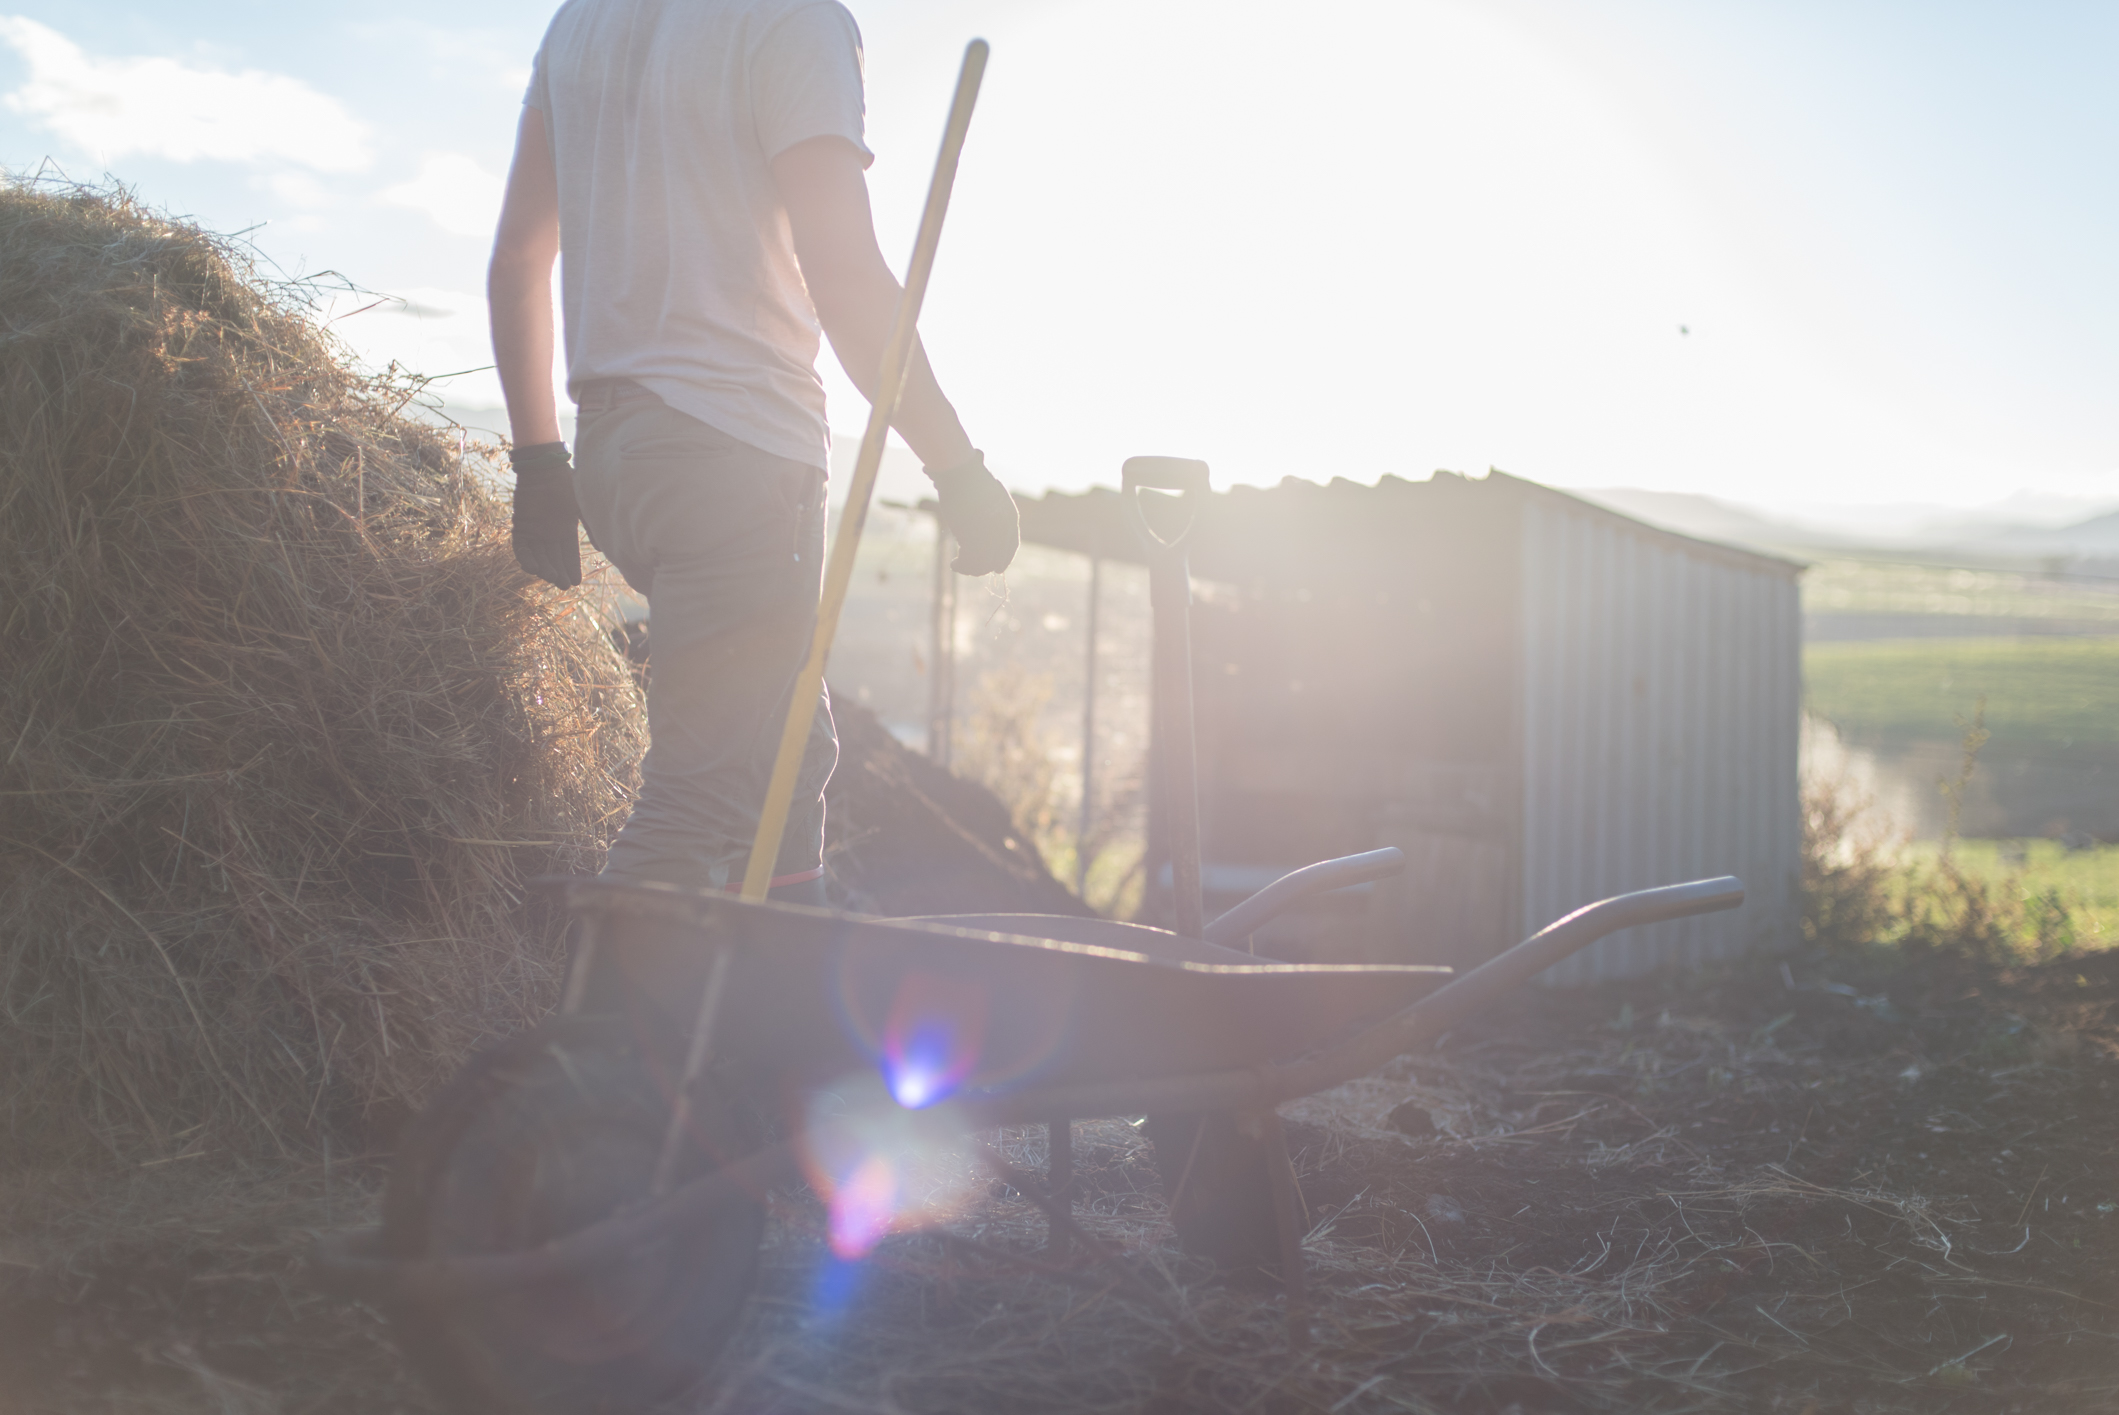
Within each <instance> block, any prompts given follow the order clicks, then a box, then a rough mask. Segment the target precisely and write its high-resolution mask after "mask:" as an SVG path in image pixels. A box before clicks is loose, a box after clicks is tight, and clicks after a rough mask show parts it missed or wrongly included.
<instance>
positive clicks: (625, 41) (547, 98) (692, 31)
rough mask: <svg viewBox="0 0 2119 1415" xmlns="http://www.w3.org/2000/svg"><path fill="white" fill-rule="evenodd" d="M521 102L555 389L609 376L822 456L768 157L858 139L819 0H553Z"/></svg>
mask: <svg viewBox="0 0 2119 1415" xmlns="http://www.w3.org/2000/svg"><path fill="white" fill-rule="evenodd" d="M523 102H524V104H526V105H527V106H529V107H531V108H535V109H537V110H539V111H540V112H541V113H543V114H544V120H545V131H546V133H547V134H548V135H549V136H550V138H551V142H552V156H553V160H554V162H555V164H556V166H557V168H558V174H559V246H560V253H561V254H560V306H561V309H562V310H563V312H564V314H565V320H566V357H567V385H568V387H569V388H570V389H572V390H574V391H575V392H576V394H577V396H578V394H579V390H580V388H581V386H582V385H583V384H584V383H587V382H590V381H592V380H596V379H611V378H627V379H631V380H633V381H634V382H636V383H638V384H640V385H641V386H643V387H645V388H647V389H648V390H649V391H651V392H653V393H654V394H656V395H657V396H658V397H660V398H661V399H662V400H663V401H664V402H665V403H668V404H669V405H670V406H671V407H673V408H675V409H677V410H678V411H679V412H681V413H686V414H688V415H690V416H692V417H695V418H697V419H699V420H700V421H701V422H704V423H708V424H710V425H712V426H714V427H716V428H719V429H720V430H721V431H723V432H725V433H727V434H729V435H730V436H731V437H735V438H737V439H739V440H741V441H743V442H746V443H749V444H750V445H751V446H753V447H757V448H760V449H762V450H764V451H767V452H771V453H773V454H775V455H776V456H781V457H789V458H793V459H796V460H798V461H802V462H806V463H808V464H810V465H811V466H816V467H822V466H824V465H825V454H826V451H827V448H828V438H829V433H828V432H827V430H826V425H825V422H824V385H823V382H822V381H821V380H820V379H819V378H818V377H817V368H816V364H817V349H818V344H819V338H820V332H821V331H820V328H819V326H818V323H817V313H816V309H815V307H814V306H813V305H812V304H811V303H810V299H809V290H808V288H807V287H806V286H805V285H804V284H803V283H802V271H801V269H800V267H799V266H798V265H797V264H796V262H795V251H794V243H793V239H792V237H791V236H790V234H789V230H788V224H787V213H786V211H785V210H784V209H783V208H782V207H781V205H780V196H779V192H778V189H777V188H776V187H775V186H774V184H773V178H772V172H771V169H770V168H769V167H768V166H767V164H768V163H769V162H770V161H771V160H772V159H773V158H774V157H776V156H778V155H779V154H780V153H782V152H784V151H786V150H787V149H788V148H790V147H792V146H794V145H795V144H796V143H798V142H802V141H804V140H805V139H808V138H814V137H840V138H844V139H846V140H847V141H848V142H850V143H852V144H853V145H854V147H855V148H856V149H857V150H859V152H860V153H861V156H862V159H863V165H864V166H865V165H866V164H867V162H868V161H869V160H871V154H870V153H869V151H868V147H867V145H866V143H865V142H864V141H863V117H864V108H863V103H862V89H861V31H860V29H859V28H858V27H857V26H856V25H855V24H854V19H853V16H852V15H850V14H848V13H847V11H846V8H845V6H843V5H841V4H839V3H837V0H567V3H566V4H565V5H563V6H562V7H561V8H560V11H559V13H558V14H557V15H555V16H553V18H552V24H551V28H550V29H548V30H547V31H546V32H545V38H544V43H543V45H542V46H541V47H540V48H539V49H538V51H537V61H536V65H535V67H534V68H533V70H532V71H531V76H530V88H529V92H528V93H526V94H525V95H524V96H523Z"/></svg>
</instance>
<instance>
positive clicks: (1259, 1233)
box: [1148, 1110, 1300, 1275]
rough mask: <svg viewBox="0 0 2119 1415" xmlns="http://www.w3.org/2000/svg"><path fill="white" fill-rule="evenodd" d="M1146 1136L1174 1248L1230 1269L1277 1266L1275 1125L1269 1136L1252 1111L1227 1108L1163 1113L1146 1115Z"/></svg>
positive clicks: (1252, 1270) (1254, 1271)
mask: <svg viewBox="0 0 2119 1415" xmlns="http://www.w3.org/2000/svg"><path fill="white" fill-rule="evenodd" d="M1276 1119H1277V1117H1276ZM1148 1138H1149V1139H1150V1141H1152V1142H1153V1144H1154V1146H1155V1166H1156V1168H1157V1169H1159V1170H1161V1171H1162V1180H1163V1193H1164V1195H1165V1196H1166V1197H1167V1198H1168V1199H1169V1201H1170V1224H1171V1226H1172V1227H1173V1228H1175V1229H1176V1230H1177V1241H1178V1245H1179V1246H1180V1247H1182V1248H1183V1249H1184V1250H1185V1251H1186V1252H1187V1253H1191V1254H1194V1255H1196V1256H1198V1257H1202V1258H1207V1259H1209V1260H1211V1261H1212V1262H1213V1263H1214V1265H1215V1266H1216V1267H1218V1268H1220V1269H1221V1270H1222V1271H1223V1272H1226V1273H1229V1274H1231V1275H1238V1274H1244V1273H1251V1274H1257V1273H1263V1272H1268V1271H1271V1270H1272V1269H1274V1268H1275V1267H1277V1266H1278V1265H1279V1264H1280V1262H1281V1259H1282V1253H1281V1238H1280V1234H1281V1224H1280V1219H1279V1210H1278V1208H1277V1206H1276V1202H1275V1196H1274V1178H1273V1156H1274V1154H1276V1153H1279V1152H1281V1150H1282V1142H1281V1138H1280V1135H1279V1133H1278V1131H1277V1129H1276V1130H1275V1131H1274V1132H1273V1133H1271V1134H1267V1133H1266V1132H1265V1129H1264V1127H1263V1125H1262V1124H1261V1123H1260V1122H1259V1121H1258V1119H1257V1118H1256V1117H1251V1116H1238V1115H1236V1114H1235V1113H1234V1112H1231V1111H1225V1110H1224V1111H1208V1112H1205V1113H1194V1114H1189V1115H1169V1114H1163V1115H1151V1116H1149V1117H1148ZM1282 1162H1283V1163H1284V1162H1285V1156H1284V1155H1283V1160H1282ZM1296 1202H1297V1203H1298V1204H1299V1203H1300V1199H1299V1198H1298V1199H1297V1201H1296Z"/></svg>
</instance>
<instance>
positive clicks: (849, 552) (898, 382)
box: [743, 39, 988, 902]
mask: <svg viewBox="0 0 2119 1415" xmlns="http://www.w3.org/2000/svg"><path fill="white" fill-rule="evenodd" d="M987 52H988V49H987V44H986V41H985V40H983V39H974V40H972V41H971V43H969V44H967V45H965V46H964V65H963V67H962V68H961V69H959V70H958V71H957V81H956V98H955V100H954V101H953V102H951V103H950V105H949V123H948V126H946V127H945V128H943V130H942V150H941V152H940V153H939V154H937V155H936V157H935V160H934V179H933V180H932V181H931V182H929V183H928V185H927V206H926V209H925V210H924V211H922V212H921V213H920V234H919V238H918V239H917V240H915V241H914V242H913V246H912V265H911V267H910V268H909V269H908V270H907V271H906V272H905V293H904V295H903V296H902V297H901V298H900V299H899V300H898V312H897V315H896V317H895V318H893V319H892V321H891V325H890V338H889V340H888V341H887V342H885V344H884V346H883V367H882V371H881V373H880V375H879V376H878V377H877V379H876V396H875V401H874V402H873V403H871V404H870V405H869V409H868V430H867V431H866V432H864V433H863V434H862V435H861V454H860V456H859V457H857V458H856V459H855V460H854V471H853V482H852V483H851V485H849V486H848V487H847V489H846V506H845V509H844V510H843V511H841V512H840V513H839V534H838V537H837V538H836V539H834V540H833V541H832V545H831V559H830V560H829V561H828V562H827V563H826V565H825V567H824V594H823V597H822V598H821V599H820V600H819V601H818V604H817V631H816V634H815V635H814V636H813V637H812V638H811V640H810V646H809V661H808V662H807V663H805V664H803V665H802V671H801V673H799V674H798V675H796V678H795V697H794V701H793V702H791V703H789V704H788V707H787V725H786V727H785V728H784V729H783V730H782V731H781V733H780V755H779V756H778V757H776V758H774V760H773V775H772V781H771V783H770V784H769V785H768V786H767V787H766V788H765V807H764V809H763V810H762V811H761V812H760V813H759V815H758V834H757V836H756V837H755V838H753V839H752V841H751V847H750V864H749V866H748V867H747V868H746V869H745V870H744V872H743V897H744V898H745V899H748V900H751V901H753V902H755V901H758V900H762V899H764V898H765V892H766V890H767V889H768V888H770V887H771V884H772V878H773V864H774V862H775V861H776V860H777V859H778V858H779V855H780V837H781V836H782V835H783V834H785V833H786V831H787V813H788V807H789V806H790V805H791V804H792V802H793V800H794V794H795V776H796V773H797V772H799V771H800V770H801V767H802V750H803V748H804V747H805V746H807V745H808V742H809V730H810V727H811V726H812V725H813V724H814V723H815V722H816V718H817V697H818V694H819V693H820V692H821V691H822V690H823V687H824V663H825V660H826V659H828V658H830V657H831V641H832V638H833V637H834V636H835V635H836V634H837V633H838V631H839V611H841V610H842V609H844V608H845V607H846V591H847V588H848V587H849V586H850V585H851V584H852V583H853V559H854V553H855V551H857V550H858V549H859V548H860V545H861V529H862V527H864V526H866V525H867V524H868V499H869V497H870V495H871V494H872V493H873V492H874V491H875V486H876V470H877V468H879V467H880V466H881V465H882V463H883V442H884V439H885V438H887V437H888V436H889V435H890V420H891V418H892V417H893V416H895V415H896V413H897V410H898V399H899V397H900V396H902V395H903V393H904V391H905V371H906V370H907V369H908V368H910V367H911V365H912V344H913V340H914V339H916V338H917V337H918V331H919V323H920V304H921V302H922V301H923V300H925V299H926V298H927V277H928V275H929V274H930V273H932V272H933V270H934V253H935V248H936V247H937V246H939V245H940V244H941V240H942V218H943V216H945V215H946V214H947V213H948V211H949V193H950V190H951V189H952V188H953V187H954V186H955V185H956V168H957V158H958V157H959V156H960V155H961V154H962V153H963V151H964V135H965V133H967V132H968V131H970V128H971V108H972V105H973V104H975V103H976V102H978V96H979V80H980V78H982V77H983V76H984V75H985V72H986V55H987ZM937 533H939V532H937Z"/></svg>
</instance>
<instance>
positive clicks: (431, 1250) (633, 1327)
mask: <svg viewBox="0 0 2119 1415" xmlns="http://www.w3.org/2000/svg"><path fill="white" fill-rule="evenodd" d="M672 1085H674V1080H673V1078H669V1077H667V1076H661V1077H658V1075H657V1072H656V1070H655V1068H653V1067H652V1066H650V1065H649V1064H648V1062H647V1059H646V1058H645V1057H644V1056H643V1054H642V1052H641V1050H640V1048H639V1047H638V1046H637V1045H636V1044H635V1042H634V1040H633V1038H632V1036H631V1035H630V1033H629V1032H628V1031H627V1030H626V1028H625V1027H624V1026H623V1025H622V1024H621V1023H618V1022H617V1021H615V1020H609V1019H596V1018H587V1019H584V1018H562V1019H559V1020H557V1021H555V1022H551V1023H547V1024H546V1025H544V1026H542V1027H539V1028H536V1029H535V1030H533V1031H530V1032H526V1033H524V1034H522V1035H521V1036H518V1037H514V1038H511V1039H509V1040H508V1041H505V1042H502V1043H501V1044H499V1045H498V1046H495V1047H493V1048H491V1049H489V1050H487V1051H486V1052H484V1053H482V1054H481V1055H479V1056H478V1057H477V1058H475V1059H474V1060H473V1061H472V1062H471V1063H470V1064H469V1065H467V1066H466V1067H465V1068H464V1070H463V1071H461V1072H460V1073H458V1075H457V1076H456V1077H455V1078H454V1079H453V1080H451V1081H450V1083H449V1084H448V1086H446V1087H445V1088H444V1089H443V1090H442V1092H441V1093H440V1094H439V1095H438V1096H436V1098H435V1099H434V1101H433V1103H432V1104H430V1105H429V1106H428V1107H427V1109H426V1110H425V1111H423V1112H422V1113H421V1114H420V1116H419V1117H418V1118H417V1119H416V1120H415V1121H414V1122H413V1123H412V1124H411V1126H409V1127H408V1129H407V1133H406V1135H405V1138H404V1140H403V1141H402V1143H401V1144H400V1147H399V1153H398V1157H397V1161H396V1164H395V1166H394V1167H393V1169H392V1172H391V1176H390V1182H389V1185H388V1187H387V1189H386V1190H385V1193H384V1200H383V1246H384V1251H385V1252H386V1253H387V1254H389V1255H390V1256H392V1257H395V1258H401V1259H411V1258H430V1257H447V1256H451V1255H463V1254H477V1253H505V1252H517V1251H522V1250H525V1249H532V1248H536V1247H538V1246H540V1245H541V1244H544V1243H546V1242H548V1241H550V1240H552V1239H554V1238H558V1237H562V1236H564V1235H566V1234H568V1233H572V1232H576V1231H578V1230H580V1229H582V1228H584V1227H586V1226H587V1225H589V1224H591V1223H594V1222H596V1221H597V1220H599V1219H602V1218H605V1217H607V1216H608V1215H610V1214H611V1213H613V1212H615V1211H616V1210H618V1209H620V1208H623V1207H625V1206H626V1205H628V1204H630V1203H633V1202H636V1201H638V1200H640V1199H642V1198H644V1197H645V1196H646V1195H647V1193H648V1190H649V1183H650V1177H651V1175H652V1174H653V1171H654V1167H655V1161H656V1158H657V1156H658V1154H659V1153H660V1151H661V1147H662V1142H663V1133H664V1129H665V1127H666V1125H667V1123H668V1118H669V1114H670V1109H669V1108H670V1094H669V1088H670V1087H671V1086H672ZM692 1106H693V1111H692V1113H693V1123H692V1125H691V1126H690V1127H689V1131H688V1135H687V1137H686V1142H685V1146H684V1150H683V1153H682V1155H681V1157H680V1160H679V1164H678V1168H677V1171H676V1181H677V1182H678V1183H680V1184H681V1183H683V1182H684V1181H686V1180H688V1179H694V1178H697V1177H699V1176H700V1175H702V1174H706V1173H709V1172H711V1171H712V1170H713V1169H714V1168H715V1167H716V1166H717V1165H720V1164H723V1163H726V1162H727V1161H729V1160H731V1159H734V1158H736V1157H738V1156H739V1155H741V1154H743V1153H745V1152H746V1151H748V1150H750V1149H752V1148H754V1147H755V1145H756V1143H757V1138H758V1127H757V1125H756V1124H755V1123H754V1121H753V1120H752V1119H751V1117H750V1116H749V1115H748V1114H747V1113H746V1112H745V1111H744V1109H743V1108H742V1107H740V1106H738V1105H737V1104H735V1103H734V1102H733V1101H731V1100H730V1099H729V1098H728V1097H727V1096H726V1095H725V1094H724V1093H722V1092H721V1090H720V1089H719V1088H718V1087H717V1086H716V1085H715V1084H713V1078H712V1073H711V1072H709V1074H708V1075H707V1076H706V1077H704V1078H702V1079H701V1080H700V1081H699V1082H698V1083H696V1085H695V1086H694V1089H693V1095H692ZM764 1224H765V1207H764V1204H763V1203H762V1202H761V1201H760V1200H759V1199H757V1198H754V1197H751V1196H748V1195H743V1196H737V1197H732V1198H729V1199H727V1200H724V1201H722V1202H721V1203H718V1204H715V1205H714V1206H712V1207H711V1208H709V1209H708V1210H707V1211H706V1212H704V1213H703V1214H701V1215H699V1216H698V1217H697V1218H696V1220H694V1221H691V1222H688V1223H687V1224H685V1225H684V1226H683V1227H682V1228H679V1229H672V1230H669V1231H666V1232H664V1233H661V1234H658V1235H657V1236H656V1237H655V1239H653V1240H651V1241H649V1242H647V1243H643V1244H639V1245H636V1246H632V1247H630V1248H628V1249H627V1250H625V1251H622V1252H616V1253H613V1254H612V1255H610V1257H609V1258H608V1259H607V1260H601V1261H598V1262H596V1263H594V1264H592V1265H589V1266H587V1267H580V1268H573V1269H569V1270H567V1271H564V1272H561V1273H557V1274H555V1275H553V1276H551V1277H549V1278H538V1279H532V1280H529V1281H526V1282H522V1283H517V1284H512V1285H510V1286H508V1287H505V1288H503V1289H500V1290H497V1291H491V1292H478V1293H471V1294H465V1295H461V1296H455V1297H451V1298H449V1299H447V1300H446V1301H442V1300H431V1301H430V1300H416V1299H412V1298H401V1299H399V1300H398V1301H397V1302H396V1303H395V1304H394V1310H392V1312H391V1313H390V1315H391V1318H392V1326H393V1328H394V1329H395V1332H396V1335H397V1339H398V1342H399V1345H400V1346H402V1347H403V1348H404V1350H405V1352H406V1355H407V1356H408V1357H409V1358H410V1359H411V1361H412V1362H413V1364H414V1365H416V1366H417V1367H419V1368H420V1369H421V1371H422V1373H423V1374H424V1375H425V1376H426V1377H427V1379H428V1380H429V1382H430V1383H431V1384H433V1385H434V1386H435V1387H436V1388H437V1389H438V1391H439V1392H440V1394H441V1395H442V1396H443V1397H444V1399H445V1400H446V1401H447V1402H448V1404H449V1405H450V1406H451V1408H454V1409H458V1410H463V1411H481V1412H508V1415H593V1413H594V1412H609V1411H625V1410H636V1409H642V1408H645V1407H647V1406H650V1405H653V1404H655V1403H657V1402H658V1401H661V1400H664V1399H666V1398H668V1397H670V1396H673V1395H676V1394H678V1393H680V1392H681V1391H683V1390H685V1389H686V1388H688V1387H690V1386H693V1385H695V1384H697V1383H698V1382H699V1381H700V1380H701V1379H702V1378H703V1377H704V1376H705V1375H706V1373H707V1372H708V1370H709V1369H710V1368H711V1366H712V1364H713V1362H714V1360H715V1358H716V1357H717V1356H718V1355H719V1354H720V1351H721V1348H722V1347H723V1346H724V1345H725V1344H726V1343H727V1340H728V1338H729V1336H730V1334H731V1333H732V1332H733V1331H734V1329H735V1325H736V1323H737V1321H738V1320H739V1318H740V1317H741V1315H742V1310H743V1304H744V1300H745V1298H746V1297H747V1296H748V1295H749V1292H750V1289H751V1286H752V1284H753V1282H754V1281H755V1279H756V1276H757V1264H758V1247H759V1243H760V1241H761V1239H762V1237H763V1233H764Z"/></svg>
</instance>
